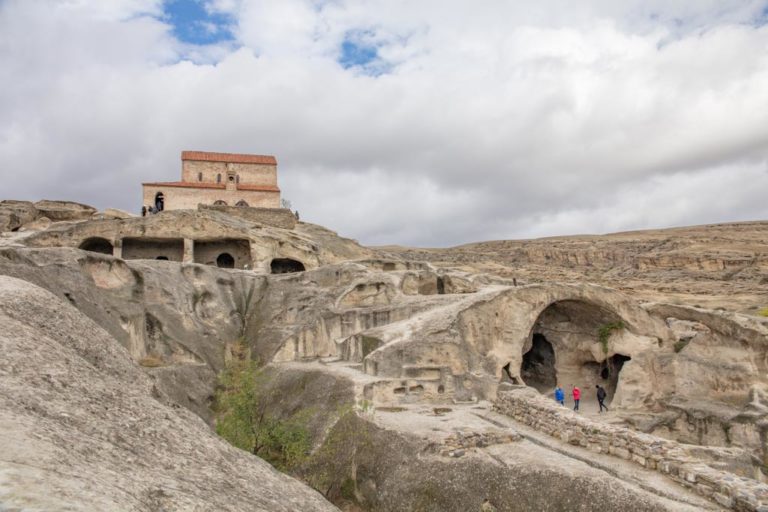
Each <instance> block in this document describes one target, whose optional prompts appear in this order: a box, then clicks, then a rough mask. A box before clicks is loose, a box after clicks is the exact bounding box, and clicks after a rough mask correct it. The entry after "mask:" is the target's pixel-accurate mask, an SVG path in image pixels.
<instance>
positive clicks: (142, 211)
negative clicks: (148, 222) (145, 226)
mask: <svg viewBox="0 0 768 512" xmlns="http://www.w3.org/2000/svg"><path fill="white" fill-rule="evenodd" d="M141 216H142V217H146V216H147V207H146V206H142V207H141Z"/></svg>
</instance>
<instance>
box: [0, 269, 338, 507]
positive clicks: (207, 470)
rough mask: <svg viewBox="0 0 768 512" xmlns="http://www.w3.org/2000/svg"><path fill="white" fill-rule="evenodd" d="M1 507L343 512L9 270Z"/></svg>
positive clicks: (2, 302)
mask: <svg viewBox="0 0 768 512" xmlns="http://www.w3.org/2000/svg"><path fill="white" fill-rule="evenodd" d="M0 324H1V325H2V326H3V328H2V330H1V331H0V350H2V354H3V365H2V366H1V367H0V410H1V411H2V414H0V430H1V431H2V446H3V448H2V451H0V465H1V467H2V471H0V508H2V509H3V510H83V511H85V510H88V511H91V510H136V511H139V510H141V511H144V510H232V511H235V510H249V511H251V510H261V511H265V512H267V511H269V512H272V511H285V512H292V511H296V510H318V511H320V510H322V511H331V510H336V508H335V507H333V506H332V505H331V504H330V503H328V502H327V501H325V500H324V499H323V498H322V497H321V496H320V495H319V494H317V493H316V492H315V491H312V490H311V489H309V488H308V487H306V486H305V485H303V484H301V483H299V482H298V481H296V480H294V479H292V478H290V477H288V476H285V475H283V474H281V473H279V472H277V471H276V470H274V469H273V468H272V467H271V466H269V465H268V464H267V463H265V462H263V461H261V460H259V459H257V458H255V457H253V456H250V455H249V454H247V453H245V452H242V451H240V450H237V449H235V448H233V447H231V446H229V445H228V444H227V443H226V442H224V441H223V440H221V439H219V438H218V437H217V436H216V435H215V434H214V433H213V432H211V430H210V429H209V428H208V427H207V426H206V425H205V424H204V423H203V422H202V421H201V420H200V419H199V418H197V417H196V416H194V415H193V414H192V413H190V412H188V411H186V410H185V409H183V408H178V407H173V406H172V405H170V403H167V402H168V401H167V399H164V396H163V394H162V393H160V392H159V391H158V390H157V389H156V388H155V387H154V386H153V384H152V379H150V378H149V377H148V376H147V375H145V374H144V373H143V372H142V371H141V370H140V369H139V367H138V366H136V365H135V364H134V362H133V361H132V360H131V357H130V356H129V354H128V353H127V351H126V350H125V349H124V348H123V347H121V346H120V344H119V343H117V341H115V340H114V339H113V338H112V337H111V336H109V334H108V333H107V332H106V331H104V330H103V329H102V328H101V327H99V326H98V325H97V324H95V323H94V322H92V321H91V320H89V319H88V318H87V317H85V316H84V315H82V314H81V313H79V312H78V311H77V310H76V309H75V308H73V307H72V306H70V305H69V304H66V303H64V302H62V301H61V300H60V299H59V298H57V297H55V296H54V295H52V294H51V293H49V292H46V291H44V290H42V289H40V288H39V287H37V286H34V285H32V284H30V283H27V282H24V281H20V280H18V279H13V278H9V277H5V276H0Z"/></svg>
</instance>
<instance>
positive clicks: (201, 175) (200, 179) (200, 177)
mask: <svg viewBox="0 0 768 512" xmlns="http://www.w3.org/2000/svg"><path fill="white" fill-rule="evenodd" d="M197 181H203V173H201V172H199V173H197Z"/></svg>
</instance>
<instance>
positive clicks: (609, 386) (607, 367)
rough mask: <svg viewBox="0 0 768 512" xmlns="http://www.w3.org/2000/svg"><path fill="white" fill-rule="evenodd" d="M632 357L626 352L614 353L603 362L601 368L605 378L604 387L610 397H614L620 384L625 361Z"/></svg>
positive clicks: (602, 377) (602, 376) (602, 375)
mask: <svg viewBox="0 0 768 512" xmlns="http://www.w3.org/2000/svg"><path fill="white" fill-rule="evenodd" d="M631 360H632V358H631V357H629V356H625V355H624V354H614V355H613V356H611V357H609V358H608V359H606V360H605V362H604V363H603V365H602V367H601V369H600V378H601V379H602V380H603V382H604V384H603V387H604V388H605V390H606V391H607V392H608V398H609V399H611V398H613V395H614V393H616V388H617V387H618V385H619V374H620V373H621V369H622V368H623V367H624V363H626V362H627V361H631Z"/></svg>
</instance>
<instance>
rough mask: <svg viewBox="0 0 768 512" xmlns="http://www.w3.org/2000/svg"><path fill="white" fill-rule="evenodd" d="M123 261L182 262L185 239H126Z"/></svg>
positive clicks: (124, 241) (124, 240)
mask: <svg viewBox="0 0 768 512" xmlns="http://www.w3.org/2000/svg"><path fill="white" fill-rule="evenodd" d="M123 259H126V260H160V259H166V260H169V261H182V260H183V259H184V239H182V238H124V239H123Z"/></svg>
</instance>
